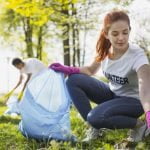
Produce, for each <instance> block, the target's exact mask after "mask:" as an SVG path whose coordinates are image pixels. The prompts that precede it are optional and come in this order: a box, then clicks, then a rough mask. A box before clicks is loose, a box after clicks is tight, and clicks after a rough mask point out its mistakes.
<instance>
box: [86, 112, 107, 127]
mask: <svg viewBox="0 0 150 150" xmlns="http://www.w3.org/2000/svg"><path fill="white" fill-rule="evenodd" d="M87 122H88V123H89V124H90V125H91V126H92V127H94V128H96V129H100V128H104V127H105V122H106V119H105V116H104V115H103V114H102V115H98V116H97V115H95V113H93V112H92V111H90V112H89V113H88V115H87Z"/></svg>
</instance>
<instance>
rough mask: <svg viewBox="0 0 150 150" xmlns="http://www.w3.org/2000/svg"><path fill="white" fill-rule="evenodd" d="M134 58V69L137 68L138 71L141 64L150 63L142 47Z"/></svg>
mask: <svg viewBox="0 0 150 150" xmlns="http://www.w3.org/2000/svg"><path fill="white" fill-rule="evenodd" d="M133 59H134V64H133V68H132V69H133V70H135V71H136V72H137V71H138V69H139V68H140V67H141V66H143V65H145V64H149V61H148V58H147V56H146V54H145V52H144V50H142V49H140V50H139V52H138V53H137V54H136V56H135V57H134V58H133Z"/></svg>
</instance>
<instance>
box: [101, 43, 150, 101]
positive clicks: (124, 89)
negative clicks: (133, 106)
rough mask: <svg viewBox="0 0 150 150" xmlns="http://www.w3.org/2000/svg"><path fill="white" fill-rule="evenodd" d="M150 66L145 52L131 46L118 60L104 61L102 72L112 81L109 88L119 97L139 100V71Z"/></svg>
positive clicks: (106, 59)
mask: <svg viewBox="0 0 150 150" xmlns="http://www.w3.org/2000/svg"><path fill="white" fill-rule="evenodd" d="M144 64H149V62H148V58H147V56H146V55H145V53H144V50H143V49H141V48H140V47H138V46H135V45H131V44H129V48H128V50H127V51H126V52H125V54H124V55H123V56H121V57H120V58H119V59H117V60H111V59H109V58H108V57H106V58H105V60H104V61H102V63H101V65H102V71H103V73H104V75H105V76H106V77H107V79H108V80H109V81H110V82H109V86H110V89H111V91H113V92H114V93H115V94H116V95H118V96H129V97H134V98H137V99H139V87H138V77H137V71H138V69H139V68H140V67H141V66H142V65H144Z"/></svg>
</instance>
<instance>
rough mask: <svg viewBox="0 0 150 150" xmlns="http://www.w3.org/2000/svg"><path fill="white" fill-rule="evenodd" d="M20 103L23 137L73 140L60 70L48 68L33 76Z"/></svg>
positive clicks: (65, 90) (68, 99)
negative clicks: (58, 71)
mask: <svg viewBox="0 0 150 150" xmlns="http://www.w3.org/2000/svg"><path fill="white" fill-rule="evenodd" d="M19 106H20V111H21V116H22V121H21V122H20V125H19V128H20V130H21V132H22V133H23V135H25V136H26V137H29V138H35V139H47V140H50V139H55V140H65V141H67V140H75V138H74V136H73V135H72V134H71V129H70V118H69V110H70V98H69V95H68V92H67V89H66V83H65V80H64V75H63V74H62V73H57V72H55V71H53V70H51V69H47V70H45V71H43V72H41V73H40V74H38V75H37V76H35V77H34V78H33V79H32V80H31V81H30V83H29V84H28V86H27V88H26V91H25V93H24V97H23V98H22V101H21V103H20V105H19Z"/></svg>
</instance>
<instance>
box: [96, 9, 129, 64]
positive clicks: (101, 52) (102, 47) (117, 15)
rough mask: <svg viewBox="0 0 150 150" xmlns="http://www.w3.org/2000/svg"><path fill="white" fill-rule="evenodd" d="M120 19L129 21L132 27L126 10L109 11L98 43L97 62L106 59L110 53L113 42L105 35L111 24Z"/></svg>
mask: <svg viewBox="0 0 150 150" xmlns="http://www.w3.org/2000/svg"><path fill="white" fill-rule="evenodd" d="M118 20H124V21H127V23H128V24H129V29H131V27H130V19H129V16H128V15H127V14H126V13H125V12H124V11H112V12H110V13H108V14H107V15H106V16H105V18H104V22H103V28H102V30H101V33H100V36H99V39H98V41H97V44H96V53H97V55H96V58H95V59H96V61H97V62H100V61H102V60H104V59H105V57H106V56H107V55H108V53H109V49H110V47H111V43H110V41H109V40H108V39H106V37H105V35H106V34H107V33H108V30H109V28H110V26H111V24H112V23H114V22H116V21H118Z"/></svg>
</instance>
